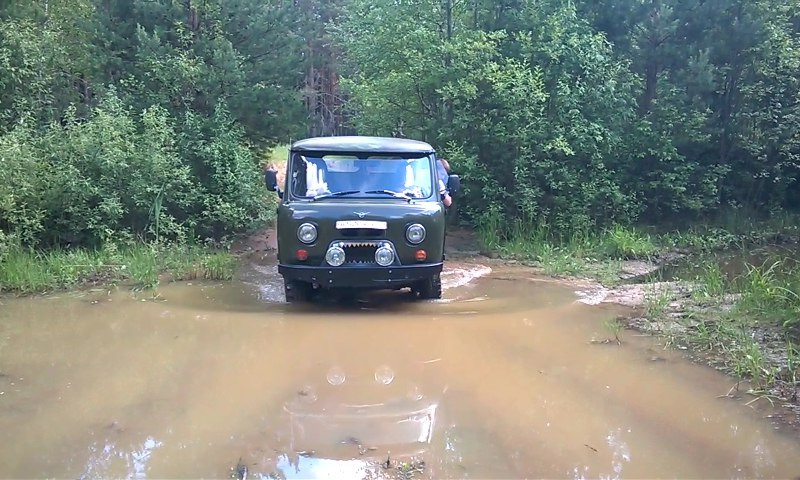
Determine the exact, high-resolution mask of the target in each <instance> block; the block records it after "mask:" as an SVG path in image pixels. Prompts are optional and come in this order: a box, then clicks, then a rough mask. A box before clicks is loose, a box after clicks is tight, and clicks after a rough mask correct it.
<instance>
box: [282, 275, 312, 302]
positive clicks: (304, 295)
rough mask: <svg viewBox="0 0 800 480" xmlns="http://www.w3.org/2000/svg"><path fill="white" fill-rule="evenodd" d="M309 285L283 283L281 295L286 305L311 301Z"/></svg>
mask: <svg viewBox="0 0 800 480" xmlns="http://www.w3.org/2000/svg"><path fill="white" fill-rule="evenodd" d="M311 288H312V287H311V284H310V283H306V282H301V281H298V280H294V281H286V280H284V281H283V293H284V296H285V297H286V301H287V302H288V303H294V302H306V301H308V300H310V299H311Z"/></svg>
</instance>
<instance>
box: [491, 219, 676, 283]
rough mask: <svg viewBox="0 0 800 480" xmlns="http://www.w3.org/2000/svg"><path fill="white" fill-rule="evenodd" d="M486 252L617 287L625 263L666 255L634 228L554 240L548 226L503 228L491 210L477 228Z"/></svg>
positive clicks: (557, 273) (557, 237) (523, 225)
mask: <svg viewBox="0 0 800 480" xmlns="http://www.w3.org/2000/svg"><path fill="white" fill-rule="evenodd" d="M476 232H477V236H478V240H479V241H480V243H481V245H482V247H483V249H484V250H489V251H495V252H497V253H499V254H500V256H501V257H504V258H514V259H519V260H523V261H527V262H533V263H535V264H536V265H537V266H538V267H540V268H541V269H542V270H543V271H544V272H545V273H546V274H549V275H587V276H591V277H594V278H598V279H599V280H601V281H604V282H608V283H615V282H617V281H618V280H619V277H618V273H619V271H620V267H621V265H622V261H624V260H633V259H643V260H649V259H652V258H654V257H655V256H657V255H658V254H659V253H660V252H661V251H662V250H663V248H662V246H660V245H659V244H658V241H657V239H656V238H653V237H652V236H651V235H650V234H648V233H644V232H642V231H640V230H638V229H635V228H629V227H623V226H619V225H617V226H613V227H610V228H608V229H605V230H603V231H602V232H600V233H599V234H594V233H590V232H577V233H573V234H572V235H570V236H562V235H556V234H555V233H554V232H552V231H551V230H550V229H549V228H548V227H547V226H545V225H535V224H529V223H525V222H517V223H515V224H514V225H513V226H512V227H511V228H505V227H504V224H503V222H502V221H501V218H500V215H499V213H498V212H497V211H496V210H494V211H493V210H491V209H490V210H489V212H488V213H486V214H485V215H484V216H483V220H482V221H481V222H479V224H478V226H477V228H476Z"/></svg>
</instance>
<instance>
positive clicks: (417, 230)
mask: <svg viewBox="0 0 800 480" xmlns="http://www.w3.org/2000/svg"><path fill="white" fill-rule="evenodd" d="M406 239H407V240H408V242H409V243H413V244H414V245H416V244H418V243H422V241H423V240H425V227H423V226H422V225H420V224H419V223H415V224H413V225H409V226H408V228H407V229H406Z"/></svg>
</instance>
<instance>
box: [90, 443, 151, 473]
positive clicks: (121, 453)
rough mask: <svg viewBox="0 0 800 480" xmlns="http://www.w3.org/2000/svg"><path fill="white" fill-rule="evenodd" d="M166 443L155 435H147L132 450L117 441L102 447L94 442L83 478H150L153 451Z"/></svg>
mask: <svg viewBox="0 0 800 480" xmlns="http://www.w3.org/2000/svg"><path fill="white" fill-rule="evenodd" d="M163 446H164V443H163V442H161V441H159V440H156V439H155V438H153V437H147V438H146V439H145V440H144V441H143V442H142V443H141V445H139V446H137V447H135V448H133V449H132V450H125V449H122V448H120V447H118V446H117V445H116V444H115V443H113V442H109V443H105V444H103V446H102V447H100V446H99V445H98V444H92V445H91V446H90V447H89V460H88V462H87V464H86V469H85V470H84V473H83V474H82V475H81V476H80V477H79V478H81V479H85V480H89V479H103V478H111V477H118V476H120V472H124V473H123V474H122V475H121V478H135V479H141V478H148V475H147V473H148V471H149V467H148V462H149V461H150V459H151V457H152V455H153V452H154V451H156V450H157V449H159V448H160V447H163Z"/></svg>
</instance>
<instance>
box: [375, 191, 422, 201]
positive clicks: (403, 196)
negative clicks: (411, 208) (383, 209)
mask: <svg viewBox="0 0 800 480" xmlns="http://www.w3.org/2000/svg"><path fill="white" fill-rule="evenodd" d="M364 193H379V194H381V195H391V196H393V197H395V198H402V199H403V200H408V201H409V202H410V201H411V200H413V199H414V197H412V196H409V195H406V194H405V193H400V192H395V191H392V190H369V191H366V192H364Z"/></svg>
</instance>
